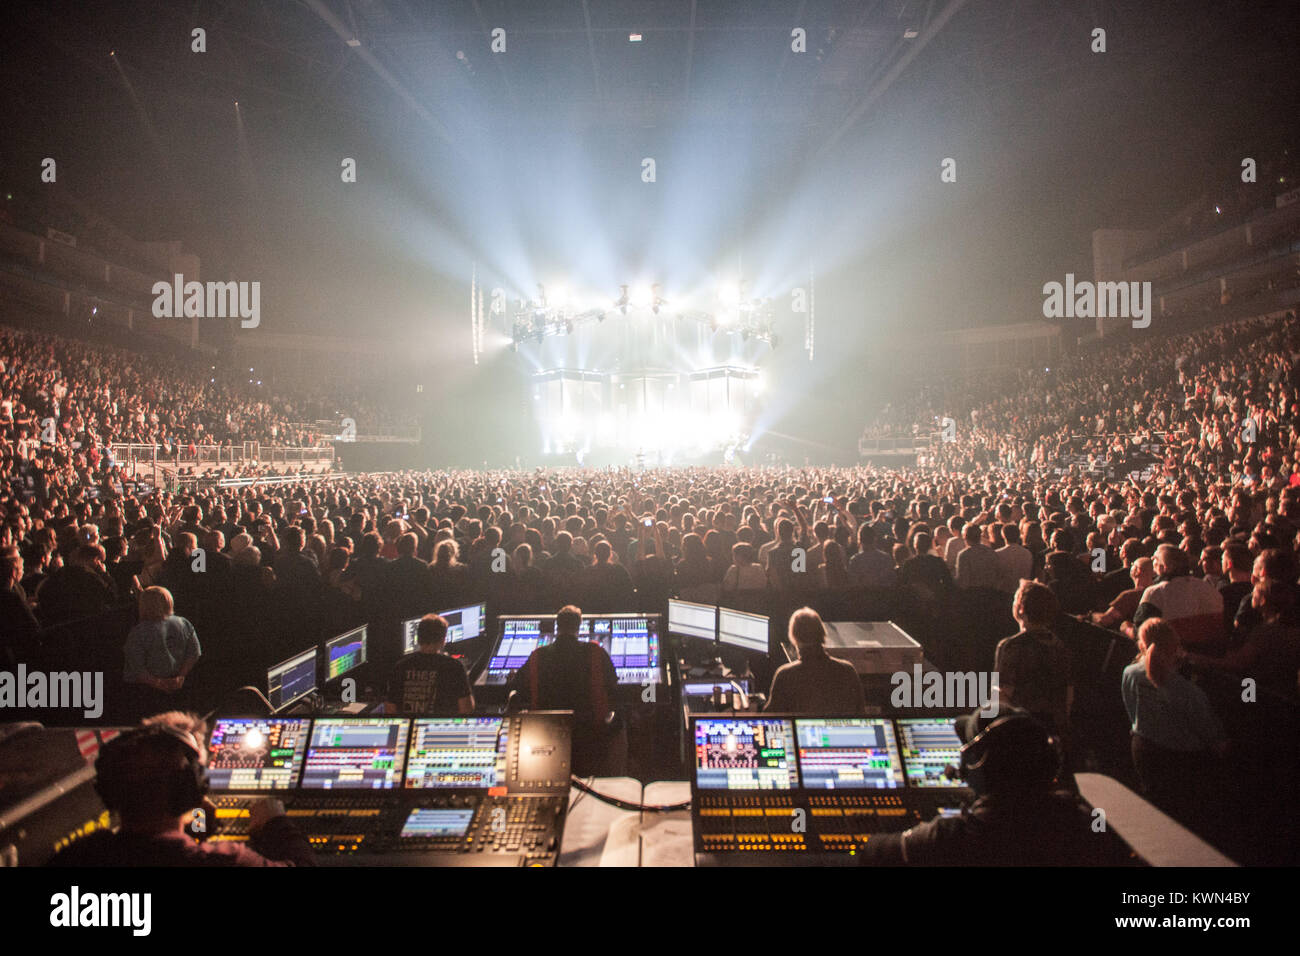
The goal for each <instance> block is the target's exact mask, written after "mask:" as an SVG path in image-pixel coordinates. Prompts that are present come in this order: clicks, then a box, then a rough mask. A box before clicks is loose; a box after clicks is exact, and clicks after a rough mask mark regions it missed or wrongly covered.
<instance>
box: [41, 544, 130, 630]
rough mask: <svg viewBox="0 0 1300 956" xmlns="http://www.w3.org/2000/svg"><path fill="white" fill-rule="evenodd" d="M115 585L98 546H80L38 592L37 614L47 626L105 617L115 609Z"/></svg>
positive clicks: (101, 550)
mask: <svg viewBox="0 0 1300 956" xmlns="http://www.w3.org/2000/svg"><path fill="white" fill-rule="evenodd" d="M114 600H115V596H114V593H113V583H112V580H111V579H110V578H109V577H108V572H107V571H106V569H105V567H104V549H103V548H102V547H101V546H100V545H98V544H82V545H78V546H77V547H76V550H75V551H74V552H73V558H72V560H71V561H70V562H69V563H68V564H66V565H65V566H63V567H62V568H60V569H59V570H57V571H55V572H54V573H53V574H51V575H50V576H49V577H48V578H46V579H45V581H44V582H42V584H41V586H40V587H39V588H38V589H37V591H36V615H37V617H38V618H39V619H40V621H41V623H42V624H43V625H44V626H45V627H51V626H53V625H55V624H63V623H66V622H68V621H76V620H80V619H81V618H85V617H93V616H94V615H96V614H102V613H103V612H104V611H107V610H108V609H109V608H111V607H112V606H113V602H114Z"/></svg>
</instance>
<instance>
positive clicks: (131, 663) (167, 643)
mask: <svg viewBox="0 0 1300 956" xmlns="http://www.w3.org/2000/svg"><path fill="white" fill-rule="evenodd" d="M139 607H140V623H139V624H137V625H136V626H135V627H133V628H132V629H131V633H130V634H128V635H127V638H126V646H125V648H124V649H123V650H124V654H125V657H126V666H125V668H124V671H123V675H122V676H123V680H125V681H126V682H127V683H128V684H139V685H143V686H144V687H145V688H148V689H150V690H153V691H157V692H159V693H162V694H168V695H170V694H175V693H176V692H178V691H179V690H180V689H181V688H182V687H184V686H185V680H186V678H187V677H189V675H190V671H192V670H193V669H194V665H195V664H197V663H198V662H199V657H201V656H202V653H203V651H202V648H200V646H199V638H198V635H197V634H196V633H195V632H194V625H193V624H191V623H190V622H189V621H187V620H186V619H185V618H183V617H178V616H177V615H176V614H175V613H173V612H174V604H173V603H172V595H171V592H170V591H168V590H167V589H166V588H160V587H150V588H145V589H144V591H142V592H141V594H140V603H139ZM146 696H147V695H146Z"/></svg>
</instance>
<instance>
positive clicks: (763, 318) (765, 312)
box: [677, 299, 780, 348]
mask: <svg viewBox="0 0 1300 956" xmlns="http://www.w3.org/2000/svg"><path fill="white" fill-rule="evenodd" d="M677 318H679V319H687V320H690V321H693V322H699V323H700V324H701V325H707V326H708V327H709V330H710V331H712V332H723V333H726V334H727V335H739V336H740V337H741V338H742V339H744V340H745V341H746V342H749V341H754V342H763V343H765V344H767V345H768V346H769V347H770V348H776V347H777V345H778V344H779V342H780V338H779V337H778V336H777V334H776V313H775V311H774V310H773V308H772V300H771V299H749V300H746V301H743V302H740V303H737V304H736V305H735V306H734V307H732V308H730V309H727V310H725V311H723V312H721V313H717V312H700V311H696V312H681V313H678V315H677Z"/></svg>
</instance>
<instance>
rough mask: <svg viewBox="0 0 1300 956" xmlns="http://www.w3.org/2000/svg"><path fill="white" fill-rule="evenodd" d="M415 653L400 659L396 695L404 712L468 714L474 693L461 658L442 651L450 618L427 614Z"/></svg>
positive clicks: (397, 668) (422, 621)
mask: <svg viewBox="0 0 1300 956" xmlns="http://www.w3.org/2000/svg"><path fill="white" fill-rule="evenodd" d="M416 641H417V647H416V650H415V653H413V654H408V655H406V657H403V658H402V659H401V660H400V661H398V662H397V666H396V668H395V670H394V674H393V690H392V697H393V699H394V701H395V702H396V704H397V706H398V708H400V711H401V713H403V714H411V715H418V714H450V713H453V712H455V713H460V714H468V713H471V712H472V711H473V710H474V692H473V691H472V690H471V689H470V686H469V677H468V676H467V675H466V674H465V668H464V667H463V666H462V665H461V663H460V661H458V660H456V658H454V657H449V656H447V655H446V654H444V653H443V652H442V649H443V647H444V646H446V644H447V620H446V618H443V617H439V616H438V615H437V614H426V615H425V616H424V617H422V618H421V619H420V624H419V627H418V630H417V631H416Z"/></svg>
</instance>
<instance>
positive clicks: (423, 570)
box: [384, 531, 433, 618]
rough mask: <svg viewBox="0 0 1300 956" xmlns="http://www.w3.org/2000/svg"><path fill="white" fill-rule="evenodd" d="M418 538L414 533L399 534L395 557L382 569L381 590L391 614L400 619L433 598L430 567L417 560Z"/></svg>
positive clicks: (422, 608)
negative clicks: (385, 594)
mask: <svg viewBox="0 0 1300 956" xmlns="http://www.w3.org/2000/svg"><path fill="white" fill-rule="evenodd" d="M418 548H419V538H418V537H417V536H416V534H415V532H413V531H405V532H403V533H402V534H400V535H398V537H397V542H396V549H397V557H395V558H394V559H393V560H392V561H390V562H389V563H388V564H387V565H386V566H385V567H384V590H385V591H386V593H387V604H388V608H389V610H390V612H391V613H392V614H394V615H396V616H397V617H399V618H407V617H410V616H412V615H414V614H418V613H420V611H422V610H425V609H426V608H428V606H429V602H430V599H431V598H432V593H431V592H432V590H433V588H432V580H431V578H430V576H429V566H428V565H427V564H425V563H424V562H423V561H421V560H420V559H419V558H418V557H416V554H415V552H416V550H417V549H418Z"/></svg>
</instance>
